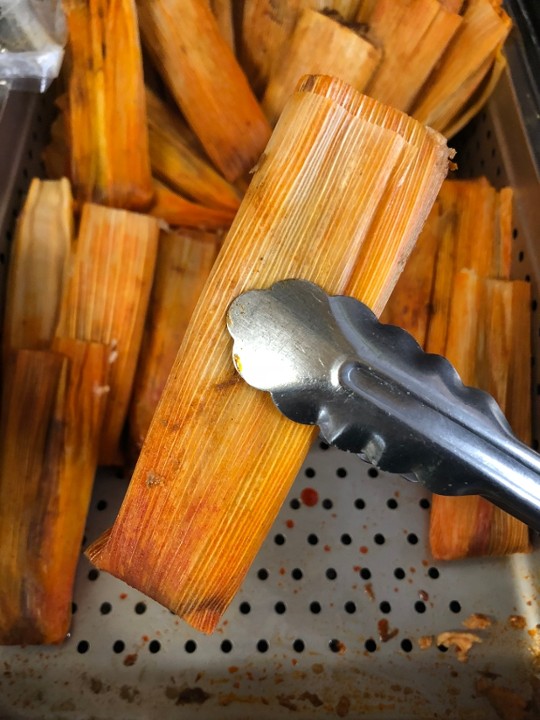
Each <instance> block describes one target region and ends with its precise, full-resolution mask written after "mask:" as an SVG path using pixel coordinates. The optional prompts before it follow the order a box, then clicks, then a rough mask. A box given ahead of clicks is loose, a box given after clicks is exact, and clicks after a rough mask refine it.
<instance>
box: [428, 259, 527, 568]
mask: <svg viewBox="0 0 540 720" xmlns="http://www.w3.org/2000/svg"><path fill="white" fill-rule="evenodd" d="M530 319H531V318H530V286H529V284H528V283H525V282H523V281H509V280H490V279H486V278H482V277H479V276H478V275H476V274H475V273H473V272H471V271H469V270H464V271H461V272H460V273H458V274H457V275H456V277H455V281H454V288H453V292H452V310H451V314H450V322H449V327H448V339H447V345H446V356H447V357H448V359H449V360H450V362H452V363H453V365H454V367H455V368H456V370H457V371H458V372H459V373H460V376H461V378H462V380H463V382H464V383H466V384H467V385H474V386H476V387H479V388H481V389H483V390H486V391H487V392H489V393H490V394H491V395H493V396H494V397H495V399H496V400H497V402H498V403H499V405H500V406H501V408H502V410H503V412H505V413H506V412H507V411H508V410H509V409H510V408H512V413H511V414H512V415H513V418H510V417H509V420H510V421H512V419H514V422H516V420H517V418H516V414H517V417H518V418H519V420H517V423H518V424H517V425H516V427H517V426H518V425H519V433H520V435H521V437H520V439H521V440H523V441H524V442H527V441H530V425H531V415H530V400H528V398H530V390H531V388H530V338H529V333H530V330H529V328H530ZM524 330H526V332H523V331H524ZM513 379H514V380H513ZM517 393H519V395H520V397H517V396H516V395H517ZM518 408H519V412H518V413H516V409H518ZM429 537H430V547H431V552H432V554H433V556H434V557H435V558H437V559H440V560H454V559H457V558H463V557H470V556H477V555H505V554H510V553H516V552H527V551H529V550H530V540H529V530H528V528H527V526H526V525H525V524H524V523H522V522H520V521H519V520H517V519H516V518H514V517H512V516H511V515H508V514H507V513H505V512H504V511H503V510H501V509H500V508H498V507H496V506H495V505H493V504H492V503H490V502H488V501H487V500H485V499H484V498H481V497H479V496H470V495H469V496H464V497H446V496H440V495H434V496H433V500H432V510H431V518H430V535H429Z"/></svg>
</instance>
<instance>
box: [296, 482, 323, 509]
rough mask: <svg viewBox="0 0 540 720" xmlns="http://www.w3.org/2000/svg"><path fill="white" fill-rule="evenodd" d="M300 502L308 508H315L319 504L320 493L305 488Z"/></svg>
mask: <svg viewBox="0 0 540 720" xmlns="http://www.w3.org/2000/svg"><path fill="white" fill-rule="evenodd" d="M300 500H301V501H302V502H303V503H304V505H306V506H307V507H314V506H315V505H316V504H317V503H318V502H319V493H318V492H317V491H316V490H314V489H313V488H310V487H307V488H304V489H303V490H302V492H301V493H300Z"/></svg>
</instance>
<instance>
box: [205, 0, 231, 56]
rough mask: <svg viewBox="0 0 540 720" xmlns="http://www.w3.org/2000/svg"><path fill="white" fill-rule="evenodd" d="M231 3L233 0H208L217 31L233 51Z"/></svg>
mask: <svg viewBox="0 0 540 720" xmlns="http://www.w3.org/2000/svg"><path fill="white" fill-rule="evenodd" d="M233 4H234V3H233V0H210V7H211V9H212V12H213V13H214V15H215V18H216V21H217V24H218V27H219V31H220V33H221V35H222V36H223V38H224V40H225V41H226V42H227V45H228V46H229V47H230V48H231V50H232V51H233V52H234V48H235V43H234V16H233V12H234V10H233Z"/></svg>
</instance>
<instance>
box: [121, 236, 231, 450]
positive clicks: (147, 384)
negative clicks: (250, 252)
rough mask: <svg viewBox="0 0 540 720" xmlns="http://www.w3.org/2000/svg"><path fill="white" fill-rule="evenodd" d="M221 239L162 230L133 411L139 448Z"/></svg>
mask: <svg viewBox="0 0 540 720" xmlns="http://www.w3.org/2000/svg"><path fill="white" fill-rule="evenodd" d="M220 241H221V238H220V236H219V235H216V234H215V233H209V232H201V231H193V230H192V231H187V230H179V231H178V232H174V233H173V232H162V233H161V234H160V237H159V249H158V255H157V261H156V272H155V279H154V285H153V287H152V294H151V296H150V304H149V308H148V314H147V318H146V324H145V330H144V335H143V340H142V345H141V352H140V356H139V362H138V365H137V374H136V376H135V382H134V385H133V397H132V401H131V409H130V415H129V434H130V438H131V442H132V444H133V446H134V447H135V448H136V449H138V450H139V449H140V448H141V446H142V444H143V441H144V438H145V437H146V434H147V432H148V428H149V426H150V421H151V420H152V417H153V416H154V412H155V410H156V407H157V404H158V401H159V399H160V397H161V394H162V392H163V388H164V387H165V383H166V381H167V378H168V376H169V373H170V371H171V368H172V366H173V363H174V360H175V358H176V355H177V353H178V350H179V348H180V345H181V343H182V339H183V337H184V334H185V332H186V329H187V326H188V324H189V321H190V319H191V315H192V313H193V310H194V308H195V306H196V304H197V301H198V299H199V296H200V294H201V291H202V289H203V287H204V284H205V282H206V280H207V278H208V276H209V274H210V271H211V269H212V267H213V264H214V261H215V259H216V257H217V253H218V250H219V245H220Z"/></svg>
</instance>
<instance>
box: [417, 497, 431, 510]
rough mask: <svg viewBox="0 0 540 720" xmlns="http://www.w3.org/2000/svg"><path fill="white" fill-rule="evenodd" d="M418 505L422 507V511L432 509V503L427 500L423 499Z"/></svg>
mask: <svg viewBox="0 0 540 720" xmlns="http://www.w3.org/2000/svg"><path fill="white" fill-rule="evenodd" d="M418 504H419V505H420V507H421V508H422V510H429V508H430V507H431V503H430V502H429V500H428V499H427V498H421V499H420V500H419V501H418Z"/></svg>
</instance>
